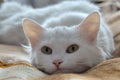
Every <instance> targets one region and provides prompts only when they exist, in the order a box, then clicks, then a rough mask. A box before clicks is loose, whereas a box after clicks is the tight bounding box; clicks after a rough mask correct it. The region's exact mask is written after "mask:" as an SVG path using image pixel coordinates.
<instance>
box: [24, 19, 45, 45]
mask: <svg viewBox="0 0 120 80" xmlns="http://www.w3.org/2000/svg"><path fill="white" fill-rule="evenodd" d="M23 30H24V33H25V35H26V37H27V38H28V41H29V42H30V43H31V46H32V47H34V46H35V45H36V44H37V43H38V41H39V39H40V36H41V35H42V32H43V28H42V27H40V25H39V24H37V23H36V22H35V21H33V20H30V19H24V20H23Z"/></svg>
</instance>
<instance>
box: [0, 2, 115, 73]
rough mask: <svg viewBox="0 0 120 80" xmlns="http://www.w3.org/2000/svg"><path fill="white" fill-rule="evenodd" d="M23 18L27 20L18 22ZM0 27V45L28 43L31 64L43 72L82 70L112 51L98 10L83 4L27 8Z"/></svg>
mask: <svg viewBox="0 0 120 80" xmlns="http://www.w3.org/2000/svg"><path fill="white" fill-rule="evenodd" d="M68 4H69V5H68ZM24 18H29V19H25V20H24V21H23V23H22V21H21V20H22V19H24ZM33 20H34V21H33ZM22 24H23V28H22ZM0 27H1V30H2V31H1V33H0V38H1V40H0V41H1V42H3V43H9V44H18V43H21V44H23V43H27V40H28V41H29V43H30V45H29V46H27V47H26V48H28V49H27V51H29V53H30V57H31V63H32V64H33V65H34V66H36V67H37V68H38V69H40V70H42V71H44V72H46V73H59V72H60V73H61V72H83V71H86V70H87V69H89V68H90V67H93V66H95V65H96V64H98V63H100V62H102V61H103V60H106V59H109V58H111V53H112V52H113V50H114V42H113V36H112V32H111V31H110V29H109V27H108V26H107V25H106V24H105V23H104V20H103V19H102V16H101V14H100V12H99V8H98V7H97V6H96V5H94V4H92V3H90V2H87V1H65V2H62V3H59V4H57V5H53V6H49V7H46V8H41V9H28V10H27V11H26V12H21V13H18V14H16V15H14V16H12V17H10V18H8V19H6V20H4V21H1V22H0ZM23 29H24V32H23ZM3 31H4V32H3ZM24 33H25V35H24ZM13 34H15V35H13ZM16 35H17V36H16ZM11 36H12V37H11ZM8 37H11V38H9V39H8ZM26 37H27V39H26ZM21 40H22V41H21ZM16 41H17V42H16Z"/></svg>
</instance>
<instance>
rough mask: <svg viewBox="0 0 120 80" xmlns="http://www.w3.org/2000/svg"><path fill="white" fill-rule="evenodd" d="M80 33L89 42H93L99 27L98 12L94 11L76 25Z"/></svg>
mask: <svg viewBox="0 0 120 80" xmlns="http://www.w3.org/2000/svg"><path fill="white" fill-rule="evenodd" d="M78 28H79V29H78V30H80V35H81V36H82V37H83V38H84V39H85V40H87V41H88V42H89V43H94V42H95V40H96V39H97V35H98V32H99V29H100V15H99V13H98V12H94V13H92V14H90V15H88V17H87V18H86V19H85V20H84V21H83V22H82V23H81V24H80V26H79V27H78Z"/></svg>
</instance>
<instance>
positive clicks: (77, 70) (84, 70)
mask: <svg viewBox="0 0 120 80" xmlns="http://www.w3.org/2000/svg"><path fill="white" fill-rule="evenodd" d="M90 68H91V67H89V66H84V67H81V68H79V69H59V70H54V71H52V72H47V71H43V72H45V73H47V74H60V73H84V72H86V71H88V70H89V69H90Z"/></svg>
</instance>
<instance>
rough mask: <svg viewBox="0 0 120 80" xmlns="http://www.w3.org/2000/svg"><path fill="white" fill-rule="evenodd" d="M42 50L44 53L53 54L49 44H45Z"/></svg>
mask: <svg viewBox="0 0 120 80" xmlns="http://www.w3.org/2000/svg"><path fill="white" fill-rule="evenodd" d="M41 52H42V53H44V54H47V55H50V54H52V49H51V48H50V47H48V46H43V47H42V48H41Z"/></svg>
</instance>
